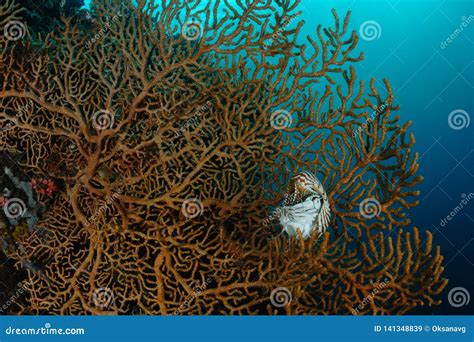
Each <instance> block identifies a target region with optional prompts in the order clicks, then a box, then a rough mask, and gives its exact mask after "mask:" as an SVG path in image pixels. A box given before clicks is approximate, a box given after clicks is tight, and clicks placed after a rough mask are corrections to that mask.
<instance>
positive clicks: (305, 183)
mask: <svg viewBox="0 0 474 342" xmlns="http://www.w3.org/2000/svg"><path fill="white" fill-rule="evenodd" d="M330 217H331V209H330V206H329V200H328V196H327V194H326V190H324V188H323V186H322V184H321V182H320V181H319V180H318V179H317V178H316V177H315V176H314V175H313V174H311V173H309V172H302V173H298V174H296V175H295V176H293V177H292V178H291V181H290V184H289V186H288V190H287V192H286V194H285V202H284V205H283V207H282V208H281V209H280V211H279V220H280V224H281V226H282V227H283V232H286V233H287V234H288V235H289V236H293V235H296V236H298V233H297V231H298V230H300V231H301V234H302V235H303V238H307V237H309V236H310V235H311V233H312V232H314V231H316V232H318V233H319V234H321V233H323V232H325V231H326V229H327V227H328V226H329V221H330Z"/></svg>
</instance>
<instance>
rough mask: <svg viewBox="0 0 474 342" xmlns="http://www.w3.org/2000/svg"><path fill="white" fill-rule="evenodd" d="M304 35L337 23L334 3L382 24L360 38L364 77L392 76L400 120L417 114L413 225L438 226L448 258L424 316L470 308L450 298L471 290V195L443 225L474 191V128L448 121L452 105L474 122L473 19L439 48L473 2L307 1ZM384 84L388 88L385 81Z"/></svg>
mask: <svg viewBox="0 0 474 342" xmlns="http://www.w3.org/2000/svg"><path fill="white" fill-rule="evenodd" d="M302 5H304V7H305V10H304V13H303V15H302V19H303V20H305V22H306V25H305V32H304V33H305V35H306V34H310V35H312V36H314V28H315V27H316V25H317V24H319V23H322V24H323V25H326V26H327V25H331V24H332V15H331V9H332V8H335V9H336V10H337V12H338V13H339V15H340V16H342V14H343V13H345V12H346V11H348V10H350V11H351V12H352V15H351V22H350V26H351V28H352V29H354V30H357V31H359V27H360V26H361V25H362V23H364V22H365V21H368V20H373V21H376V22H377V23H378V24H379V25H380V29H381V31H380V32H381V33H380V36H379V38H378V39H375V40H371V41H365V40H363V39H360V43H359V50H360V51H363V52H364V54H365V60H364V61H363V62H361V63H358V65H357V67H356V70H357V75H358V77H359V79H363V80H365V81H366V82H368V81H369V80H370V78H371V77H376V78H377V79H378V80H380V81H381V80H382V78H388V79H389V81H390V83H391V85H392V88H393V90H394V93H395V102H396V103H397V104H399V105H400V107H401V108H400V111H399V112H398V114H399V115H400V116H401V118H402V120H403V121H408V120H412V121H413V125H412V131H413V132H414V134H415V138H416V145H415V151H418V152H419V154H420V159H419V163H420V170H419V174H421V175H423V177H424V178H425V180H424V181H423V183H422V184H421V186H420V190H421V196H420V200H421V203H420V205H419V206H418V207H416V208H413V209H411V210H410V218H411V220H412V223H413V225H414V226H417V227H419V228H420V229H421V230H426V229H429V230H430V231H432V232H434V245H439V246H441V252H442V254H443V255H444V256H445V261H444V263H443V264H444V266H445V274H444V275H445V277H446V278H448V279H449V284H448V286H447V289H446V290H445V291H444V292H443V295H442V296H441V299H442V300H443V304H442V305H441V306H437V307H432V308H425V309H423V310H421V311H420V312H423V313H425V314H430V313H434V314H473V313H474V310H473V308H474V303H473V302H474V298H471V301H470V303H469V305H467V306H463V307H461V308H454V307H452V306H451V305H449V303H448V300H447V295H448V292H449V290H450V289H451V288H453V287H458V286H460V287H464V288H466V289H467V290H468V291H469V292H470V294H471V297H472V295H474V272H473V271H474V268H473V266H474V264H473V263H474V253H473V252H474V234H473V233H474V231H473V228H474V203H473V202H474V199H472V200H471V201H470V202H469V203H468V205H467V206H465V207H464V208H463V209H462V211H461V212H459V213H458V214H457V215H456V216H455V217H454V218H453V219H452V220H451V221H449V222H448V223H447V224H446V225H445V226H444V227H443V226H441V225H440V221H441V219H443V218H445V217H446V216H447V215H448V214H449V213H450V212H451V211H452V210H453V209H454V208H455V207H456V206H457V205H459V203H460V201H461V200H462V197H461V196H462V194H466V195H467V194H469V193H473V192H474V186H473V185H474V183H473V176H474V153H473V144H474V139H473V127H474V122H471V123H470V124H469V126H468V127H466V128H464V129H461V130H454V129H452V128H450V126H449V125H448V115H449V113H450V112H451V111H453V110H456V109H462V110H464V111H466V112H467V113H468V114H469V117H470V119H471V120H474V117H473V114H474V110H473V109H474V100H473V96H474V93H473V87H474V63H473V57H474V45H473V43H474V34H473V33H474V18H471V19H472V21H470V23H469V24H467V27H465V28H463V31H462V32H461V33H460V34H458V35H457V36H456V38H455V39H454V40H453V41H452V42H451V43H449V44H447V46H445V47H444V46H443V47H444V49H443V48H441V44H442V42H444V41H445V40H446V38H448V37H449V36H450V35H451V34H452V33H453V32H454V30H455V29H456V28H459V27H460V25H461V23H462V22H463V19H465V18H468V17H469V16H470V15H474V10H473V9H474V2H473V1H454V0H451V1H444V0H431V1H426V0H425V1H421V0H403V1H384V0H378V1H356V0H353V1H350V0H337V1H327V0H302ZM379 89H384V88H383V87H382V85H381V84H380V87H379Z"/></svg>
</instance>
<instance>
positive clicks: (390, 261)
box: [0, 0, 447, 315]
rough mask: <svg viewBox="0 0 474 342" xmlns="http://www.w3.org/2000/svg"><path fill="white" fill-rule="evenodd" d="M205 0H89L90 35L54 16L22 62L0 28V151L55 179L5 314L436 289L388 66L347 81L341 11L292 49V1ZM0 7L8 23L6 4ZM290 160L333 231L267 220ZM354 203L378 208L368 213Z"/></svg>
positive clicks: (291, 306)
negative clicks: (19, 286) (310, 231)
mask: <svg viewBox="0 0 474 342" xmlns="http://www.w3.org/2000/svg"><path fill="white" fill-rule="evenodd" d="M9 5H11V6H9ZM199 5H201V4H200V2H199V1H177V0H169V1H162V2H160V3H156V4H155V3H153V2H150V1H148V2H145V1H138V6H137V7H134V6H133V5H131V4H125V3H124V2H123V1H115V0H110V1H100V2H99V3H97V4H96V5H95V6H94V7H93V8H94V11H95V13H93V15H92V16H93V17H94V18H95V22H96V25H98V27H99V28H100V30H99V31H98V32H90V31H85V30H81V29H78V28H77V27H76V26H75V24H74V23H73V22H72V21H71V20H69V19H66V20H65V21H64V23H63V25H62V26H60V27H58V29H57V30H56V31H55V32H53V33H51V35H49V36H48V37H46V38H44V42H43V49H42V51H41V53H37V54H36V55H35V56H34V57H33V58H23V59H21V58H20V59H18V58H17V57H18V53H19V52H18V44H20V43H21V44H26V45H27V43H26V42H25V40H27V37H25V38H24V39H23V40H20V41H17V42H12V41H9V40H5V39H4V38H2V41H1V42H0V44H1V56H0V61H1V64H0V68H1V81H2V82H1V88H0V122H2V124H6V123H8V122H11V121H12V117H15V120H14V124H13V125H11V126H9V128H8V129H6V130H4V131H2V132H0V147H1V151H2V153H4V154H6V153H8V154H9V155H11V156H14V157H15V158H16V160H17V161H18V165H19V168H21V170H22V173H23V174H29V175H32V174H36V175H42V176H47V177H50V178H54V179H55V180H56V182H57V183H58V184H60V185H61V191H60V192H59V194H58V195H57V197H56V198H55V200H54V201H53V202H52V203H51V205H50V206H49V208H48V210H47V211H46V212H44V213H43V215H42V219H41V221H40V222H39V223H38V224H37V226H36V227H35V231H34V232H30V233H28V234H26V235H25V236H23V237H22V238H21V239H19V241H17V245H18V246H19V247H18V249H17V250H16V251H15V252H13V253H10V254H9V257H10V258H11V259H12V260H15V261H17V263H16V266H17V267H18V269H22V268H25V265H27V264H28V265H31V264H33V265H36V267H30V268H27V269H26V279H25V281H26V284H27V285H26V286H25V288H26V289H27V296H26V297H25V299H24V301H23V302H21V303H19V307H18V310H17V312H18V313H34V314H103V313H107V312H108V313H121V314H138V313H142V314H163V315H166V314H177V313H179V314H257V313H260V314H262V313H264V314H267V313H288V314H347V313H351V312H352V313H354V312H357V313H364V314H367V313H374V314H397V313H404V312H407V311H409V310H410V309H412V308H413V307H415V306H419V305H432V304H435V303H437V302H436V300H435V296H436V295H437V294H439V293H440V292H441V290H442V289H443V288H444V286H445V285H446V282H447V281H446V280H445V279H443V278H442V276H441V274H442V266H441V262H442V256H441V255H440V252H439V249H435V250H433V248H432V238H431V234H430V233H429V232H426V234H422V235H421V234H420V233H419V232H418V230H417V229H416V228H411V227H410V221H409V219H408V218H407V211H408V209H409V208H410V207H413V206H415V205H416V204H417V200H416V196H417V195H418V193H417V191H415V190H413V189H414V187H415V186H416V184H417V183H418V182H419V181H420V180H421V177H420V176H417V175H416V171H417V168H418V164H417V155H416V154H412V153H411V147H412V146H413V144H414V138H413V136H412V135H411V134H410V133H409V126H410V124H409V123H406V124H401V123H400V121H399V117H398V116H396V115H395V111H396V110H397V109H398V107H397V106H396V105H395V104H394V98H393V95H392V90H391V88H390V85H389V83H388V81H384V82H383V84H381V85H382V86H383V88H384V89H383V91H382V92H381V91H379V90H377V88H376V83H375V82H376V81H375V80H372V81H371V82H370V84H369V85H368V86H367V85H365V84H364V83H363V82H362V81H359V82H358V81H357V80H356V72H355V67H354V66H355V64H356V63H357V62H359V61H361V60H362V57H363V56H362V55H357V54H356V53H355V52H354V50H355V48H356V45H357V41H358V37H357V35H356V33H355V32H350V31H349V15H347V16H346V17H345V18H344V20H343V21H341V20H340V18H339V17H338V16H337V15H336V13H333V15H334V21H335V23H334V26H332V27H330V28H327V29H324V28H322V27H318V28H317V30H315V32H314V35H313V37H308V42H307V44H306V45H303V46H300V45H298V44H297V42H296V39H297V37H298V34H299V32H300V29H301V25H302V23H297V24H294V25H293V26H291V25H288V19H287V18H290V17H291V18H293V17H294V15H296V14H297V12H298V1H295V2H288V1H248V2H239V1H238V2H236V4H233V5H230V4H228V3H227V2H225V3H220V2H217V3H215V2H206V5H205V6H199ZM1 10H2V11H3V12H2V13H1V15H2V16H1V17H2V18H5V17H6V18H10V19H12V18H13V17H16V18H15V20H16V19H20V20H21V17H20V16H19V14H18V12H15V10H16V7H15V5H14V4H13V3H12V2H11V1H9V2H8V3H7V5H5V6H3V7H1ZM13 12H15V13H13ZM12 13H13V14H12ZM217 13H222V15H217ZM10 14H12V16H10ZM9 16H10V17H9ZM188 29H189V30H190V31H189V30H188ZM196 30H197V31H196ZM279 32H280V33H279ZM281 32H284V34H281ZM196 34H197V36H196ZM190 35H191V36H190ZM17 108H26V109H25V110H23V111H21V112H20V114H18V111H17V110H16V109H17ZM374 111H375V112H377V113H378V114H377V115H376V116H375V118H374V116H373V112H374ZM275 113H276V114H275ZM277 115H279V116H281V115H282V116H283V117H282V118H277V120H278V121H277V122H275V117H276V116H277ZM280 119H283V122H285V120H286V122H287V123H288V124H286V125H283V126H281V125H280V123H281V120H280ZM190 120H192V124H190V122H191V121H190ZM183 127H185V128H183ZM360 127H362V129H359V128H360ZM300 171H307V172H311V173H314V174H316V175H318V178H319V179H320V180H321V182H322V183H323V184H324V187H325V189H326V191H327V195H328V198H329V203H330V205H331V210H332V219H331V222H330V224H329V227H328V229H327V231H326V233H324V235H323V236H321V237H319V236H318V235H317V234H316V235H313V236H311V237H310V238H309V239H307V240H303V239H296V238H295V237H292V238H291V239H288V238H286V237H285V236H284V235H279V231H278V225H277V222H276V221H275V222H273V221H271V224H270V225H268V224H264V223H268V217H269V215H270V214H271V210H272V208H274V207H275V206H278V205H279V204H280V203H281V201H282V199H283V190H284V188H285V186H286V185H287V183H288V180H289V178H290V177H291V176H292V175H293V174H295V173H296V172H300ZM367 199H369V200H375V203H380V206H379V207H378V208H375V209H376V210H377V211H378V215H362V214H361V210H360V205H361V203H366V202H364V201H366V200H367ZM367 216H369V218H367ZM273 223H274V224H273ZM38 232H41V233H42V234H39V233H38ZM36 235H41V237H40V238H36ZM20 247H21V248H20ZM380 284H383V286H380ZM280 289H284V291H285V294H286V295H287V297H288V299H289V297H290V296H291V301H290V300H288V302H287V303H284V304H286V305H279V303H278V300H277V299H279V298H277V297H278V293H277V292H278V291H277V292H275V290H280ZM374 289H377V291H374ZM103 291H106V292H107V295H108V298H107V301H106V302H105V303H104V302H103V301H102V302H101V301H100V300H98V299H97V298H98V297H99V295H100V293H101V292H103ZM368 296H370V297H371V300H370V301H369V302H368V303H367V301H366V298H368ZM361 303H364V305H361ZM275 304H276V305H275Z"/></svg>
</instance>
